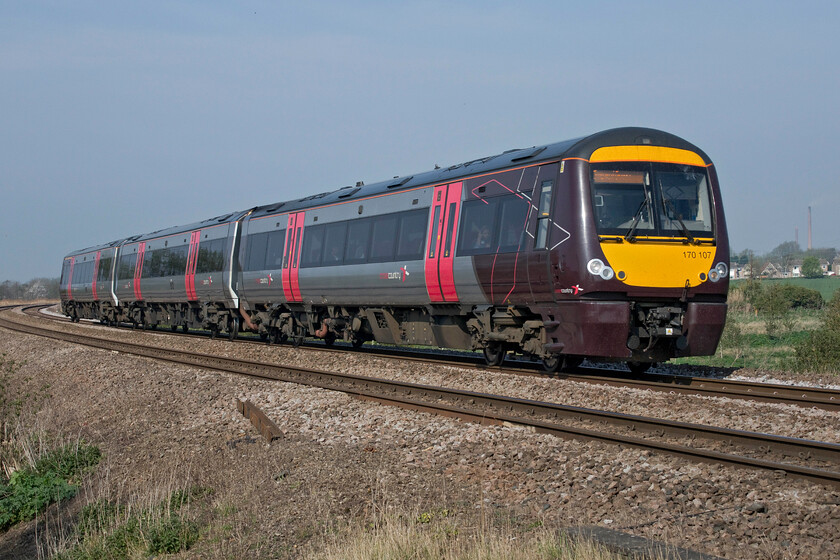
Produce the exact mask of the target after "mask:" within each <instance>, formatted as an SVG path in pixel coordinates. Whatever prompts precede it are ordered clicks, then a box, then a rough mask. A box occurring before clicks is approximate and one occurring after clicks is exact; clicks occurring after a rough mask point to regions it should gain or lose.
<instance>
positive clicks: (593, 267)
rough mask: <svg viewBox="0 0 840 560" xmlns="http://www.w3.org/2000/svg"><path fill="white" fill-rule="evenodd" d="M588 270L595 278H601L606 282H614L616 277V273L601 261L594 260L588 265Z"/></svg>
mask: <svg viewBox="0 0 840 560" xmlns="http://www.w3.org/2000/svg"><path fill="white" fill-rule="evenodd" d="M586 270H588V271H589V274H592V275H593V276H600V277H601V278H603V279H604V280H612V278H613V277H614V276H615V271H614V270H613V269H612V268H610V267H609V266H607V265H605V264H604V261H602V260H601V259H592V260H591V261H589V262H588V263H587V264H586Z"/></svg>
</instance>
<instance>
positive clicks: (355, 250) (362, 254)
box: [344, 219, 371, 264]
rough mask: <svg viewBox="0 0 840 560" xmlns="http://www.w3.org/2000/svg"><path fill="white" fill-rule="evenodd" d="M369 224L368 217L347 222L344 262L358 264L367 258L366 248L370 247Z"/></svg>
mask: <svg viewBox="0 0 840 560" xmlns="http://www.w3.org/2000/svg"><path fill="white" fill-rule="evenodd" d="M370 224H371V220H369V219H364V220H355V221H351V222H350V223H349V224H347V249H346V252H345V254H344V262H345V263H347V264H359V263H363V262H365V261H366V260H367V253H368V248H369V247H370Z"/></svg>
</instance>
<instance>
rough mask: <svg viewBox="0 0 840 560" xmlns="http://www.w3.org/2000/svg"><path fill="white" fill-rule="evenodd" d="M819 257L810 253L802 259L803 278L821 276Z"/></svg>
mask: <svg viewBox="0 0 840 560" xmlns="http://www.w3.org/2000/svg"><path fill="white" fill-rule="evenodd" d="M822 275H823V271H822V269H821V268H820V259H818V258H817V257H815V256H813V255H811V256H808V257H805V258H804V259H803V260H802V276H804V277H805V278H822Z"/></svg>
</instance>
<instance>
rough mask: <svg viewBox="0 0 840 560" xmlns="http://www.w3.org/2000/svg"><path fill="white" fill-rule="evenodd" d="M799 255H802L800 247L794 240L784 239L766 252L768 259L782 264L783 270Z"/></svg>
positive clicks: (786, 269) (787, 268)
mask: <svg viewBox="0 0 840 560" xmlns="http://www.w3.org/2000/svg"><path fill="white" fill-rule="evenodd" d="M800 255H802V248H801V247H799V243H797V242H796V241H785V242H784V243H782V244H781V245H779V246H778V247H776V248H775V249H773V250H772V251H770V253H768V254H767V256H768V257H769V258H770V260H772V261H775V262H777V263H779V264H780V265H782V269H783V270H784V272H787V271H788V270H789V269H790V265H791V264H792V263H793V261H794V259H797V258H799V257H800Z"/></svg>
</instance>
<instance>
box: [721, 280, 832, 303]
mask: <svg viewBox="0 0 840 560" xmlns="http://www.w3.org/2000/svg"><path fill="white" fill-rule="evenodd" d="M745 282H747V280H746V279H739V280H732V286H733V287H737V286H738V285H740V284H742V283H745ZM761 282H762V283H766V285H767V286H771V285H773V284H790V285H792V286H799V287H802V288H809V289H811V290H817V291H818V292H819V293H820V295H822V297H823V299H824V300H825V301H828V300H830V299H831V296H832V295H834V292H835V291H837V290H840V277H837V276H826V277H823V278H762V279H761Z"/></svg>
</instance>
